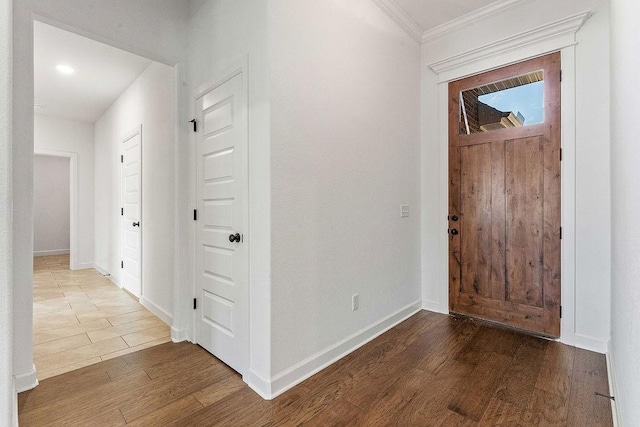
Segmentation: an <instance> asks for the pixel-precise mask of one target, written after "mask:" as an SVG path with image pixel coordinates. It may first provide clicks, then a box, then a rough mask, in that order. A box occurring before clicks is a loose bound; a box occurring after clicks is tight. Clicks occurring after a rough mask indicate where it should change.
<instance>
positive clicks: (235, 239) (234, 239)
mask: <svg viewBox="0 0 640 427" xmlns="http://www.w3.org/2000/svg"><path fill="white" fill-rule="evenodd" d="M241 239H242V236H240V233H236V234H229V241H230V242H231V243H233V242H239V241H240V240H241Z"/></svg>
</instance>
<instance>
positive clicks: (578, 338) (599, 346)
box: [560, 334, 609, 354]
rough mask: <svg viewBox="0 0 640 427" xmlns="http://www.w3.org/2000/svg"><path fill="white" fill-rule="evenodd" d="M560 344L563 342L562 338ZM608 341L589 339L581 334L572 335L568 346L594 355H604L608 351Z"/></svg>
mask: <svg viewBox="0 0 640 427" xmlns="http://www.w3.org/2000/svg"><path fill="white" fill-rule="evenodd" d="M560 341H561V342H563V343H564V342H565V341H564V340H563V339H562V338H561V339H560ZM608 342H609V341H608V340H603V339H599V338H594V337H589V336H586V335H581V334H574V336H573V339H572V340H571V344H570V345H574V346H576V347H578V348H581V349H583V350H589V351H595V352H596V353H600V354H606V353H607V351H608V348H607V346H608ZM567 344H568V343H567Z"/></svg>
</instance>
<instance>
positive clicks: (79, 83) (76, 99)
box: [33, 21, 176, 379]
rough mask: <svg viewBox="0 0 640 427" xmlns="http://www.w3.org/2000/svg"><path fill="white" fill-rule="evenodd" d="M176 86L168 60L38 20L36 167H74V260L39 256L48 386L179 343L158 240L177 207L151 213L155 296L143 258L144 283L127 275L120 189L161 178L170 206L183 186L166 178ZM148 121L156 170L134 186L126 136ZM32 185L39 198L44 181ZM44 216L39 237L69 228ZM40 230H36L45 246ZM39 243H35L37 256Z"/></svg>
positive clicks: (47, 212) (38, 352)
mask: <svg viewBox="0 0 640 427" xmlns="http://www.w3.org/2000/svg"><path fill="white" fill-rule="evenodd" d="M174 89H175V72H174V70H173V68H172V67H170V66H168V65H164V64H160V63H157V62H154V61H151V60H150V59H147V58H143V57H140V56H138V55H135V54H132V53H129V52H126V51H123V50H120V49H117V48H114V47H112V46H108V45H105V44H103V43H99V42H97V41H95V40H92V39H89V38H86V37H83V36H80V35H78V34H75V33H72V32H69V31H66V30H62V29H60V28H57V27H55V26H52V25H48V24H45V23H42V22H39V21H34V126H35V128H34V171H36V173H37V172H38V171H40V170H43V169H44V170H46V171H48V172H52V171H53V170H54V168H53V167H52V166H44V167H39V166H38V163H39V162H40V161H39V157H40V156H39V155H41V154H46V155H48V156H57V158H58V159H62V160H66V161H67V164H68V166H67V184H66V185H67V187H68V188H70V190H68V192H67V194H68V199H69V201H68V202H67V211H68V217H69V219H68V222H69V225H68V226H67V229H69V230H70V231H69V232H68V234H69V237H68V240H69V243H68V244H67V246H66V247H65V248H63V249H66V250H67V252H68V254H60V255H58V254H53V253H48V255H51V256H53V257H57V258H48V259H45V258H47V257H43V258H42V259H40V260H36V261H34V276H33V277H34V281H33V282H34V292H33V324H34V331H33V344H34V347H33V348H34V364H35V366H36V368H37V376H38V379H44V378H47V377H50V376H53V375H57V374H60V373H63V372H68V371H71V370H74V369H78V368H80V367H83V366H86V365H89V364H93V363H97V362H100V361H103V360H107V359H109V358H112V357H117V356H120V355H123V354H126V353H131V352H134V351H137V350H140V349H143V348H147V347H150V346H153V345H158V344H161V343H165V342H168V341H170V340H171V337H170V326H169V324H170V323H171V318H172V316H171V314H170V313H171V311H172V310H171V308H172V305H171V295H172V293H173V291H172V289H171V286H172V283H171V282H169V281H168V280H167V279H165V280H162V279H160V280H158V276H159V277H173V270H172V268H173V265H172V264H171V263H170V262H155V263H154V262H153V261H156V260H155V259H154V258H153V256H156V255H157V254H158V253H162V254H165V252H167V251H169V252H171V251H172V247H171V245H168V248H167V249H166V250H165V249H164V248H163V247H162V245H158V244H157V241H158V240H162V241H168V239H167V236H171V237H172V236H173V231H172V228H171V227H173V211H172V209H170V210H169V213H156V212H158V211H159V209H157V207H156V209H153V206H152V209H150V212H149V214H148V215H147V218H148V219H149V222H150V224H151V225H152V227H157V229H159V230H160V231H157V230H156V231H155V232H154V233H153V236H152V238H151V239H150V240H149V241H147V244H148V245H149V246H155V248H154V249H153V250H150V251H149V252H150V254H151V257H152V258H151V262H150V264H156V265H158V264H159V265H160V267H159V268H158V269H157V271H153V272H152V274H150V280H151V284H150V285H149V287H148V292H146V291H145V292H143V289H146V288H143V286H142V281H141V279H140V277H141V276H142V270H143V268H144V264H143V259H142V257H141V256H138V257H137V262H138V265H137V266H135V268H133V270H134V271H137V272H138V274H137V277H138V278H139V279H138V284H137V288H136V287H133V288H131V287H127V283H128V282H127V280H126V279H125V275H126V274H127V273H128V272H130V271H131V270H132V269H131V268H130V269H128V270H127V269H125V268H123V260H124V259H125V258H126V259H134V258H132V257H131V256H127V257H125V256H124V255H125V253H124V252H123V249H124V248H127V247H128V248H131V246H132V245H131V244H130V243H132V242H133V241H132V240H131V238H130V236H129V235H128V234H127V235H125V236H123V235H122V229H121V222H122V221H123V216H124V215H122V214H121V212H122V213H124V212H125V209H124V207H125V206H124V205H123V203H122V202H123V201H125V202H127V200H126V198H125V197H124V196H126V195H125V194H123V199H121V190H122V188H125V189H135V191H136V192H137V194H138V195H139V196H140V197H141V194H142V192H143V190H144V187H145V180H147V178H148V180H149V182H151V181H153V182H154V186H151V187H150V193H151V194H152V195H155V196H154V197H151V200H153V201H155V202H156V204H159V205H162V206H163V208H164V207H166V206H167V205H171V204H172V202H173V192H172V191H173V190H169V191H167V190H166V189H164V188H160V187H159V186H158V183H164V182H165V181H168V182H170V181H171V180H172V179H173V162H174V160H173V157H172V156H170V155H169V154H170V153H173V148H174V145H175V140H174V138H175V137H174V135H175V129H174V127H175V120H174V115H175V110H176V109H175V97H174V94H173V92H174ZM141 124H145V125H146V126H147V128H148V129H150V135H152V136H153V137H154V147H153V150H149V151H146V152H145V151H143V150H139V152H138V157H137V160H136V161H137V163H138V164H141V162H142V158H143V157H145V156H146V157H147V159H148V160H149V162H148V164H149V165H150V166H151V167H150V170H152V173H151V175H149V176H148V177H143V176H142V170H141V169H140V170H139V171H138V174H137V176H136V180H135V182H134V183H133V184H132V186H126V185H125V186H123V185H122V184H121V180H122V179H123V178H127V177H128V175H125V176H123V175H122V174H121V166H122V163H121V149H122V146H123V145H124V144H123V142H124V138H125V137H127V136H131V135H130V133H131V132H130V131H131V129H133V128H137V130H138V131H137V135H138V137H141V131H140V129H141ZM153 132H155V133H153ZM138 148H141V144H138ZM125 154H126V153H125ZM154 173H155V175H154ZM44 181H45V182H44V184H52V183H53V181H54V180H53V179H52V178H49V179H46V178H45V179H44ZM34 184H35V187H34V190H36V191H39V189H38V186H39V184H38V182H35V183H34ZM44 184H43V185H44ZM125 184H126V183H125ZM45 191H46V190H45ZM49 193H52V191H51V190H49ZM50 196H53V195H52V194H50ZM127 203H128V202H127ZM128 205H131V204H130V203H128ZM134 208H135V209H137V212H135V215H136V217H137V218H138V219H137V220H136V222H137V223H138V224H137V226H136V227H135V229H136V230H139V229H141V228H142V223H141V222H140V219H139V218H140V217H141V215H142V208H141V204H140V203H138V204H137V205H134V206H133V208H132V210H131V212H132V213H133V209H134ZM164 211H166V209H164ZM35 216H36V220H37V221H41V222H42V221H44V223H45V224H44V225H43V226H42V227H40V225H39V224H34V228H35V229H36V230H38V228H39V227H40V228H42V229H43V230H47V231H48V232H50V233H54V232H60V233H62V228H63V227H61V226H59V225H56V224H53V222H52V221H53V219H54V210H53V209H51V208H50V207H47V206H46V205H45V206H42V203H39V202H38V201H36V202H35ZM150 234H151V233H150ZM42 235H43V234H42V233H40V232H37V235H36V239H40V236H42ZM137 236H138V239H137V241H135V242H133V243H135V246H136V247H137V249H138V250H139V251H140V253H141V250H142V247H143V246H144V244H145V240H143V239H142V238H141V234H140V233H139V232H138V233H137ZM154 239H155V240H154ZM154 243H156V244H155V245H154ZM38 245H39V240H36V241H35V242H34V248H35V251H36V253H35V254H36V255H38V253H37V252H38V248H39V246H38ZM127 245H128V246H127ZM163 251H164V252H163ZM42 254H44V253H42ZM128 255H130V254H128ZM165 258H166V257H165ZM166 270H169V271H166ZM123 287H126V289H127V290H128V291H129V293H127V292H125V291H124V290H123V289H122V288H123ZM136 289H137V290H136ZM165 296H166V301H165V300H163V298H164V297H165Z"/></svg>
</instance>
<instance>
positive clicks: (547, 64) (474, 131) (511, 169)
mask: <svg viewBox="0 0 640 427" xmlns="http://www.w3.org/2000/svg"><path fill="white" fill-rule="evenodd" d="M560 77H561V76H560V54H559V53H556V54H551V55H547V56H544V57H541V58H537V59H534V60H530V61H526V62H523V63H519V64H516V65H512V66H509V67H505V68H502V69H499V70H495V71H492V72H488V73H484V74H482V75H478V76H473V77H469V78H466V79H463V80H459V81H456V82H452V83H450V84H449V97H450V100H449V102H450V107H449V242H450V243H449V296H450V310H451V311H453V312H457V313H461V314H465V315H470V316H475V317H479V318H483V319H487V320H490V321H496V322H500V323H504V324H506V325H509V326H513V327H516V328H522V329H526V330H530V331H534V332H536V333H539V334H543V335H548V336H552V337H558V336H559V335H560V239H561V228H560V217H561V216H560V161H561V158H560V155H561V153H560ZM520 98H521V99H520ZM538 104H539V105H538ZM521 110H522V111H521Z"/></svg>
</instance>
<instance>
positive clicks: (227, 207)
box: [196, 73, 249, 374]
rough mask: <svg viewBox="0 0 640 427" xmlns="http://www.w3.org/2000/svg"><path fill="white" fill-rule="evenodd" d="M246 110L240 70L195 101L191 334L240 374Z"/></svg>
mask: <svg viewBox="0 0 640 427" xmlns="http://www.w3.org/2000/svg"><path fill="white" fill-rule="evenodd" d="M246 108H247V107H246V100H245V95H244V90H243V74H242V73H239V74H237V75H235V76H234V77H232V78H230V79H227V80H225V81H224V83H221V84H217V85H214V86H210V87H209V89H205V90H203V91H202V92H201V93H200V94H199V95H198V96H197V97H196V113H197V119H196V120H197V122H196V123H197V124H198V125H199V128H198V129H197V133H196V140H197V200H198V218H197V257H196V268H197V272H196V274H197V285H196V287H197V289H196V291H197V304H196V306H197V308H196V319H197V320H196V329H197V332H196V335H197V341H198V344H200V345H201V346H202V347H204V348H205V349H207V350H208V351H209V352H211V353H212V354H214V355H215V356H216V357H218V358H219V359H220V360H222V361H223V362H225V363H226V364H227V365H229V366H231V367H232V368H233V369H234V370H236V371H237V372H239V373H241V374H245V373H246V371H247V368H248V360H249V357H248V356H249V345H248V343H249V339H248V338H249V298H248V294H249V293H248V247H247V227H248V226H247V218H248V212H247V205H246V202H247V193H248V189H247V185H248V184H247V181H248V179H247V119H246Z"/></svg>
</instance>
